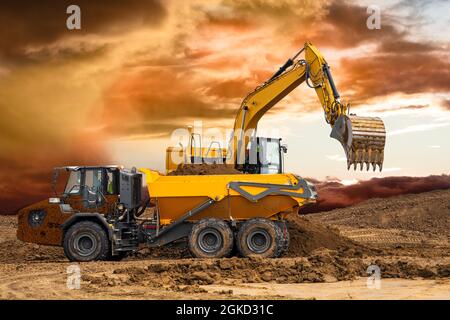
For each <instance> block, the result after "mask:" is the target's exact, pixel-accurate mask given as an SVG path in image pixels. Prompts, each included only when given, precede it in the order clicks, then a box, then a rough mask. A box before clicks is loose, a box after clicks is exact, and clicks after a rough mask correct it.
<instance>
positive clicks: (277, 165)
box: [17, 43, 385, 261]
mask: <svg viewBox="0 0 450 320" xmlns="http://www.w3.org/2000/svg"><path fill="white" fill-rule="evenodd" d="M302 52H305V59H301V60H297V57H298V56H299V55H300V53H302ZM303 82H306V83H307V84H308V85H309V86H310V87H312V88H314V89H315V91H316V93H317V95H318V97H319V100H320V103H321V105H322V107H323V109H324V112H325V119H326V121H327V122H328V123H329V124H330V125H331V126H332V132H331V137H333V138H335V139H337V140H339V141H340V142H341V144H342V146H343V147H344V150H345V153H346V155H347V164H348V166H349V167H350V165H352V164H353V165H354V166H355V167H356V165H357V164H361V168H362V165H363V164H364V163H365V164H367V168H368V167H369V164H371V165H373V167H374V169H375V167H376V165H378V166H379V168H380V170H381V167H382V163H383V149H384V142H385V130H384V125H383V122H382V121H381V120H380V119H379V118H368V117H357V116H355V115H348V114H347V113H348V105H346V104H342V103H341V102H340V100H339V94H338V93H337V90H336V87H335V85H334V82H333V79H332V77H331V73H330V70H329V67H328V64H327V62H326V61H325V59H324V58H323V57H322V55H321V54H320V53H319V52H318V51H317V49H316V48H315V47H314V46H312V45H311V44H309V43H307V44H306V45H305V47H304V48H303V49H302V50H301V51H300V52H299V53H297V54H296V55H295V56H294V57H293V58H292V59H289V60H288V61H287V62H286V63H285V64H284V65H283V66H282V67H281V68H280V70H279V71H278V72H277V73H275V74H274V75H273V76H272V77H271V78H270V79H269V80H268V81H267V82H266V83H264V84H263V85H262V86H260V87H258V88H256V90H255V91H254V92H252V93H250V94H249V95H248V96H247V97H246V98H245V99H244V101H243V102H242V105H241V108H240V109H239V111H238V114H237V116H236V120H235V124H234V134H233V135H232V137H231V139H230V146H229V147H228V148H227V149H226V150H225V149H224V148H222V147H221V146H220V145H210V147H209V148H203V147H202V146H201V143H200V141H198V144H197V142H196V140H195V139H194V137H195V135H194V134H192V135H191V139H190V143H189V145H188V147H187V149H185V148H184V147H182V148H178V149H177V148H169V149H168V151H167V157H168V158H167V164H168V166H167V169H168V170H169V171H170V170H172V169H174V168H175V163H174V162H172V161H171V160H172V155H173V154H174V153H178V156H181V157H182V159H183V162H184V163H194V164H195V163H204V162H208V161H213V162H226V163H231V164H234V166H235V168H237V169H239V170H240V171H242V172H243V173H266V174H264V175H259V174H230V175H204V176H192V175H186V176H162V175H160V174H159V173H158V172H156V171H152V170H148V169H141V172H142V173H144V174H145V175H146V180H147V188H148V195H149V199H148V200H147V201H146V202H145V201H142V200H141V191H142V190H141V189H142V173H139V172H137V171H136V170H135V169H132V170H131V171H130V170H124V169H123V168H121V167H118V166H108V167H101V166H96V167H62V168H57V169H58V170H57V172H59V171H61V170H62V171H63V172H67V173H68V174H69V176H68V178H67V182H66V188H65V190H64V191H63V192H62V193H59V194H58V193H56V191H55V197H53V198H50V199H49V201H40V202H38V203H35V204H33V205H30V206H28V207H26V208H23V209H22V210H20V212H19V228H18V231H17V236H18V238H19V239H21V240H23V241H28V242H34V243H39V244H47V245H61V246H63V247H64V252H65V254H66V256H67V257H68V258H69V259H70V260H73V261H91V260H117V259H120V258H122V257H123V256H125V255H126V254H127V253H129V252H134V251H136V250H138V249H139V247H140V245H141V244H146V245H147V246H150V247H156V246H163V245H176V244H179V243H186V242H187V245H188V247H189V250H190V252H191V253H192V255H193V256H195V257H200V258H220V257H225V256H228V255H230V254H231V253H232V252H233V249H234V248H236V249H237V252H238V253H239V254H240V255H241V256H244V257H248V256H255V255H256V256H260V257H278V256H280V255H281V254H282V253H283V252H284V251H286V250H287V248H288V246H289V232H288V228H287V226H286V222H285V217H286V215H287V214H289V213H291V212H296V210H297V209H298V208H299V207H300V206H303V205H305V204H307V203H311V202H314V201H315V199H316V192H315V190H314V187H313V186H312V185H310V184H309V183H308V182H307V181H305V180H303V179H302V178H300V177H298V176H296V175H293V174H283V173H282V171H283V170H282V169H283V168H282V153H284V152H285V151H286V148H285V147H284V146H282V145H280V139H273V138H262V137H256V128H257V124H258V121H259V120H260V119H261V117H262V116H263V115H264V114H265V113H266V112H267V111H268V110H269V109H270V108H271V107H273V106H274V105H275V104H276V103H277V102H278V101H279V100H280V99H282V98H283V97H284V96H286V95H287V94H288V93H289V92H291V91H292V90H293V89H294V88H295V87H297V86H298V85H300V84H301V83H303ZM199 138H200V139H201V137H199ZM57 177H58V174H56V175H55V176H54V186H55V185H56V179H57ZM149 206H150V207H152V208H153V214H152V215H151V216H149V217H148V216H147V217H146V216H145V215H143V213H144V212H146V210H145V209H146V208H147V207H149ZM186 240H187V241H186Z"/></svg>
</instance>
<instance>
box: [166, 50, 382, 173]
mask: <svg viewBox="0 0 450 320" xmlns="http://www.w3.org/2000/svg"><path fill="white" fill-rule="evenodd" d="M303 52H304V59H299V58H298V57H299V56H300V54H301V53H303ZM303 82H306V84H307V85H308V86H309V87H310V88H313V89H314V90H315V92H316V93H317V97H318V98H319V102H320V105H321V106H322V108H323V110H324V114H325V120H326V122H327V123H329V124H330V125H331V127H332V131H331V134H330V136H331V137H332V138H334V139H337V140H338V141H339V142H340V143H341V144H342V146H343V148H344V151H345V154H346V157H347V168H350V166H352V165H353V167H354V168H355V169H356V168H357V165H358V164H359V165H360V168H361V170H362V169H363V165H364V164H366V168H367V170H369V167H370V165H372V167H373V170H375V169H376V166H377V165H378V167H379V169H380V171H381V169H382V165H383V159H384V145H385V139H386V132H385V128H384V124H383V121H382V120H381V119H380V118H377V117H358V116H356V115H354V114H349V109H350V108H349V105H348V104H345V103H342V102H341V101H340V95H339V93H338V91H337V88H336V86H335V84H334V81H333V78H332V76H331V72H330V67H329V65H328V63H327V62H326V60H325V58H324V57H323V56H322V54H321V53H320V52H319V50H318V49H317V48H316V47H314V46H313V45H312V44H311V43H306V44H305V46H304V48H302V49H301V50H300V51H299V52H298V53H297V54H296V55H295V56H294V57H293V58H291V59H288V60H287V62H286V63H285V64H284V65H283V66H282V67H281V68H280V69H279V70H278V71H277V72H276V73H275V74H274V75H273V76H272V77H271V78H270V79H269V80H268V81H266V82H265V83H264V84H262V85H261V86H259V87H257V88H256V89H255V90H254V91H253V92H251V93H250V94H248V95H247V97H245V99H244V100H243V101H242V104H241V107H240V108H239V110H238V112H237V115H236V118H235V121H234V127H233V135H232V137H231V138H230V141H229V145H228V148H227V149H225V148H223V147H221V146H217V142H213V143H214V144H216V146H213V145H210V146H209V147H208V148H204V147H202V146H201V137H196V136H195V135H194V134H192V135H191V138H190V141H189V144H188V146H187V148H183V147H182V148H173V147H170V148H168V149H167V152H166V169H167V171H168V172H170V171H172V170H174V169H176V167H177V165H178V163H175V162H174V161H173V159H177V161H179V160H181V161H182V162H183V163H194V164H197V163H204V162H206V163H208V162H226V163H231V164H234V165H235V167H236V168H237V169H238V170H240V171H243V172H247V173H276V172H278V173H281V172H283V168H282V163H283V161H282V154H283V153H285V152H286V148H285V147H284V146H282V145H281V144H280V140H281V139H274V138H263V137H256V130H257V125H258V122H259V120H260V119H261V118H262V116H263V115H264V114H266V112H267V111H269V110H270V109H271V108H272V107H273V106H274V105H276V104H277V103H278V102H279V101H280V100H281V99H282V98H283V97H285V96H286V95H288V94H289V93H290V92H291V91H292V90H294V89H295V88H296V87H298V86H299V85H300V84H302V83H303ZM174 155H175V156H174Z"/></svg>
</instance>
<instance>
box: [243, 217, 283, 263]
mask: <svg viewBox="0 0 450 320" xmlns="http://www.w3.org/2000/svg"><path fill="white" fill-rule="evenodd" d="M284 241H285V239H284V237H283V233H282V230H281V228H280V227H278V226H277V225H276V224H275V223H274V222H273V221H271V220H269V219H265V218H253V219H250V220H247V221H246V222H244V223H243V224H242V226H241V227H240V228H239V232H238V234H237V239H236V242H237V247H238V250H239V253H240V254H241V255H242V256H243V257H252V256H253V257H254V256H258V257H262V258H276V257H279V256H280V255H281V253H282V251H283V245H284Z"/></svg>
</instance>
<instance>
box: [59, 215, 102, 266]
mask: <svg viewBox="0 0 450 320" xmlns="http://www.w3.org/2000/svg"><path fill="white" fill-rule="evenodd" d="M63 247H64V253H65V255H66V257H67V258H68V259H69V260H70V261H80V262H85V261H94V260H107V258H108V256H109V255H110V243H109V240H108V236H107V235H106V232H105V230H103V228H102V227H101V226H100V225H99V224H98V223H95V222H92V221H81V222H78V223H76V224H74V225H73V226H71V227H70V228H69V229H68V230H67V232H66V233H65V234H64V242H63Z"/></svg>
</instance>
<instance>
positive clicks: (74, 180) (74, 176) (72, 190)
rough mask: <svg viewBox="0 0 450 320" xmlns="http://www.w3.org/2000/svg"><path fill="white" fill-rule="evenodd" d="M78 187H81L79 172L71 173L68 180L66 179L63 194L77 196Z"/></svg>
mask: <svg viewBox="0 0 450 320" xmlns="http://www.w3.org/2000/svg"><path fill="white" fill-rule="evenodd" d="M80 185H81V172H80V171H71V172H70V175H69V179H67V184H66V188H65V189H64V193H67V194H78V193H80Z"/></svg>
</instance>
